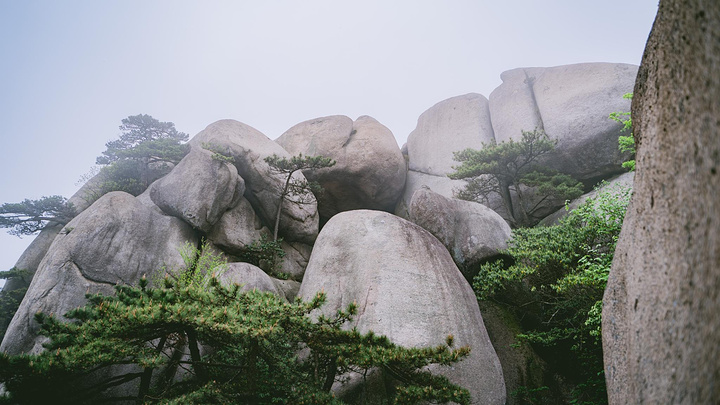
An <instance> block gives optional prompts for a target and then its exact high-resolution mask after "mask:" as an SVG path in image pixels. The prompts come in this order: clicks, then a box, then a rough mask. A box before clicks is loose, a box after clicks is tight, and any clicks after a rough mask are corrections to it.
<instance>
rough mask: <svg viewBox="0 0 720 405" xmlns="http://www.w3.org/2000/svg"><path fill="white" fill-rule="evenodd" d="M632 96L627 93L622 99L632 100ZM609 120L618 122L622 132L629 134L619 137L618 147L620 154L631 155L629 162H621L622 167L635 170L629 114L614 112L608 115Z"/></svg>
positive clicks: (633, 138) (633, 139)
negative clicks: (621, 126) (627, 153)
mask: <svg viewBox="0 0 720 405" xmlns="http://www.w3.org/2000/svg"><path fill="white" fill-rule="evenodd" d="M632 97H633V94H632V93H627V94H624V95H623V98H624V99H630V100H632ZM610 119H611V120H613V121H616V122H619V123H621V124H622V125H623V128H622V132H624V133H629V135H620V138H619V139H618V147H619V148H620V151H621V152H629V153H631V154H632V157H631V158H630V160H628V161H626V162H623V164H622V166H623V167H624V168H626V169H627V170H630V171H634V170H635V137H634V136H633V133H632V132H631V131H632V118H630V112H628V111H624V112H614V113H610Z"/></svg>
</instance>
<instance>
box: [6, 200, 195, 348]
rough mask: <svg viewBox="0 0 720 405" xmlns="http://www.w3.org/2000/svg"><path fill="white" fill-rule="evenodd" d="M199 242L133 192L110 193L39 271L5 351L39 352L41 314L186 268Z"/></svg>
mask: <svg viewBox="0 0 720 405" xmlns="http://www.w3.org/2000/svg"><path fill="white" fill-rule="evenodd" d="M186 242H190V243H192V244H196V243H197V236H196V235H195V234H194V232H193V231H192V229H191V228H190V227H189V226H188V225H187V224H185V223H184V222H183V221H181V220H179V219H177V218H172V217H168V216H163V215H160V214H158V213H157V212H156V211H154V210H152V209H150V208H147V207H146V206H144V205H142V204H141V203H139V202H138V201H137V199H136V198H135V197H133V196H131V195H130V194H127V193H123V192H112V193H109V194H106V195H105V196H104V197H102V198H101V199H100V200H98V201H97V202H96V203H95V204H93V205H92V207H91V208H89V209H86V210H85V211H83V212H82V213H81V214H80V215H78V216H77V217H75V218H74V219H73V220H72V221H70V222H69V223H68V224H67V225H66V226H65V227H64V228H63V230H62V231H61V232H60V234H59V235H58V236H57V237H56V238H55V240H54V242H53V243H52V245H51V247H50V249H49V250H48V253H47V254H46V255H45V257H44V258H43V260H42V262H41V263H40V265H39V267H38V271H37V273H36V275H35V277H34V278H33V281H32V283H31V284H30V287H29V288H28V292H27V294H26V295H25V299H24V300H23V301H22V304H21V305H20V308H19V309H18V311H17V313H16V314H15V317H14V318H13V320H12V322H11V323H10V326H9V328H8V331H7V334H6V336H5V339H4V340H3V342H2V345H0V350H2V351H3V352H6V353H10V354H19V353H28V352H29V353H37V352H39V351H41V350H42V346H41V344H42V343H43V342H44V340H43V339H44V338H38V337H37V336H36V333H37V330H38V329H37V324H36V323H35V321H34V319H33V317H34V315H35V313H36V312H44V313H48V314H50V313H52V314H56V315H62V314H65V313H66V312H67V311H68V310H70V309H73V308H76V307H78V306H80V305H83V304H84V303H85V294H86V293H88V292H90V293H98V292H102V293H106V294H110V293H112V292H113V288H112V286H113V285H115V284H116V283H118V282H120V283H124V284H131V285H136V284H137V282H138V280H139V279H140V277H142V276H143V275H144V274H147V275H148V277H151V276H152V273H153V272H154V271H156V270H159V269H161V268H162V267H163V266H165V267H166V268H170V269H172V268H175V269H180V268H182V266H183V265H184V264H183V260H182V257H181V256H180V253H179V251H180V249H181V247H182V246H183V245H184V244H185V243H186Z"/></svg>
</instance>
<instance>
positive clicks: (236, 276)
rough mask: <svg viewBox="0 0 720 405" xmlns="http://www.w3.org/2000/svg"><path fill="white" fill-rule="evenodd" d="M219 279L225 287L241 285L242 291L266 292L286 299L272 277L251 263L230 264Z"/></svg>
mask: <svg viewBox="0 0 720 405" xmlns="http://www.w3.org/2000/svg"><path fill="white" fill-rule="evenodd" d="M217 279H218V281H219V282H220V283H221V284H224V285H233V284H238V285H241V286H242V287H241V291H250V290H257V291H265V292H270V293H273V294H275V295H277V296H278V297H283V298H284V297H285V294H284V293H283V292H282V291H280V289H278V287H277V286H276V285H275V283H274V282H273V279H272V278H271V277H270V276H268V275H267V274H266V273H265V272H264V271H262V269H261V268H259V267H257V266H253V265H252V264H250V263H228V264H226V265H225V266H224V269H223V270H222V271H221V272H220V274H218V276H217Z"/></svg>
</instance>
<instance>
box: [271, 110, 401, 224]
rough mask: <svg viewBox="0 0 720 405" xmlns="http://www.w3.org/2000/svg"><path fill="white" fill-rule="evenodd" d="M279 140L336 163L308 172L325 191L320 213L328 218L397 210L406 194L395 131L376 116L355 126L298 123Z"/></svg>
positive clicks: (337, 119) (329, 121)
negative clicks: (400, 200)
mask: <svg viewBox="0 0 720 405" xmlns="http://www.w3.org/2000/svg"><path fill="white" fill-rule="evenodd" d="M276 142H277V143H278V144H280V146H282V147H283V148H285V150H287V151H288V152H290V153H291V154H293V155H297V154H300V153H302V154H303V155H306V156H325V157H329V158H332V159H333V160H335V161H336V164H335V166H333V167H330V168H326V169H322V170H314V171H306V172H305V173H304V174H305V176H306V177H307V178H308V179H309V180H312V181H317V182H318V183H320V185H321V186H322V187H323V190H324V193H323V196H322V198H321V199H320V201H319V203H318V210H319V211H320V215H321V217H322V218H323V219H324V220H327V219H329V218H330V217H332V216H333V215H335V214H337V213H338V212H343V211H350V210H355V209H363V208H365V209H376V210H385V211H392V210H393V209H394V207H395V203H396V202H397V201H398V199H399V198H400V196H401V195H402V191H403V187H404V186H405V174H406V171H407V169H406V165H405V159H404V158H403V155H402V153H401V152H400V149H399V148H398V145H397V142H396V141H395V138H394V136H393V134H392V132H390V130H389V129H388V128H387V127H385V126H384V125H382V124H380V123H379V122H378V121H376V120H375V119H374V118H372V117H368V116H362V117H360V118H358V119H357V120H356V121H355V122H354V123H353V121H352V120H351V119H350V118H348V117H345V116H332V117H323V118H316V119H314V120H309V121H305V122H302V123H300V124H297V125H295V126H294V127H292V128H290V129H289V130H287V131H286V132H285V133H284V134H283V135H282V136H281V137H280V138H278V139H277V140H276Z"/></svg>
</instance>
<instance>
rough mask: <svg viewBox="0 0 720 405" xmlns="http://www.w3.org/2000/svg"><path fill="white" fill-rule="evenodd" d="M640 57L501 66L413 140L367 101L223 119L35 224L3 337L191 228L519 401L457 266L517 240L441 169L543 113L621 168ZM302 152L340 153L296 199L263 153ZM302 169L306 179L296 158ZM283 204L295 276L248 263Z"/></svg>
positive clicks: (464, 378) (576, 149) (287, 291)
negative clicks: (305, 116) (452, 354)
mask: <svg viewBox="0 0 720 405" xmlns="http://www.w3.org/2000/svg"><path fill="white" fill-rule="evenodd" d="M635 70H636V68H635V67H634V66H630V65H624V64H582V65H570V66H560V67H555V68H527V69H520V70H518V69H516V70H513V71H510V72H506V73H504V74H503V76H502V77H503V81H504V83H503V85H501V86H500V87H499V88H498V89H497V90H496V91H495V92H493V94H492V95H491V97H490V100H489V101H488V99H486V98H485V97H484V96H482V95H479V94H470V95H466V96H459V97H454V98H452V99H450V100H445V101H443V102H440V103H438V104H437V105H436V106H434V107H432V108H430V109H429V110H428V111H426V112H425V113H423V114H422V116H421V117H420V119H419V120H418V126H417V129H416V130H415V131H414V132H413V133H412V134H411V135H410V138H409V140H408V148H407V151H408V153H407V154H406V156H403V153H402V152H401V150H400V148H399V147H398V145H397V143H396V142H395V139H394V137H393V135H392V133H391V132H390V131H389V130H388V129H387V128H386V127H385V126H383V125H382V124H381V123H379V122H377V121H376V120H374V119H372V118H370V117H360V118H358V119H357V120H355V121H353V120H351V119H350V118H348V117H342V116H335V117H323V118H317V119H314V120H310V121H306V122H303V123H300V124H298V125H296V126H294V127H293V128H291V129H290V130H288V131H287V132H286V133H285V134H284V135H283V136H282V137H281V138H280V139H278V140H277V141H273V140H270V139H269V138H267V137H266V136H265V135H263V134H262V133H260V132H259V131H257V130H255V129H254V128H251V127H249V126H247V125H245V124H243V123H240V122H237V121H233V120H222V121H218V122H216V123H213V124H211V125H209V126H208V127H207V128H206V129H205V130H203V131H202V132H200V133H199V134H198V135H196V136H195V137H194V138H193V139H192V140H191V141H190V143H189V144H190V147H191V151H190V153H189V154H188V155H187V156H186V157H185V158H184V159H183V160H182V161H181V162H180V163H179V164H178V165H176V166H175V167H174V168H173V170H172V171H171V172H170V173H169V174H167V175H166V176H164V177H162V178H160V179H159V180H157V181H156V182H154V183H153V184H151V186H150V187H149V188H148V190H147V191H146V192H145V193H143V194H142V195H140V196H138V197H133V196H131V195H129V194H126V193H121V192H114V193H109V194H107V195H105V196H103V197H101V198H100V199H99V200H97V201H96V202H95V203H93V205H91V206H90V207H85V206H82V205H79V207H80V208H81V209H84V211H83V212H82V213H80V214H79V215H78V216H77V217H76V218H75V219H73V220H72V221H71V222H70V223H68V224H67V226H65V227H64V228H63V229H62V230H60V231H59V232H58V233H57V236H55V234H52V235H49V236H48V235H44V236H43V238H42V239H39V243H38V244H39V245H42V246H39V247H37V246H36V247H34V248H33V251H32V252H30V253H33V257H34V259H33V260H34V261H33V262H32V263H33V264H32V266H36V267H37V272H36V274H35V277H34V278H33V280H32V283H31V285H30V287H29V289H28V292H27V295H26V298H25V300H24V301H23V303H22V305H21V306H20V309H19V310H18V312H17V314H16V315H15V317H14V318H13V320H12V322H11V324H10V326H9V329H8V333H7V335H6V336H5V339H4V340H3V342H2V345H1V346H0V350H3V351H5V352H8V353H12V354H17V353H26V352H37V351H39V350H42V346H41V344H42V343H43V339H42V337H38V336H37V334H36V333H37V325H36V324H35V322H34V320H33V315H34V314H35V312H37V311H43V312H46V313H55V314H64V313H65V312H66V311H67V310H69V309H71V308H73V307H76V306H80V305H82V304H83V303H84V300H85V298H84V296H85V293H87V292H105V293H110V292H112V285H113V284H115V283H117V282H121V283H128V284H133V283H136V282H137V280H138V279H139V278H140V277H141V276H142V275H144V274H147V276H148V278H149V279H151V280H152V279H153V278H154V277H157V276H158V275H157V274H155V275H154V274H153V273H158V272H162V271H164V269H175V270H179V269H182V267H183V262H182V258H181V255H180V250H181V249H182V247H183V246H184V244H185V243H190V244H192V245H193V246H197V245H198V243H199V241H200V240H201V239H203V238H205V239H206V240H207V241H208V246H210V247H211V248H212V249H217V250H219V251H221V252H222V253H223V254H224V255H225V257H227V259H228V261H229V262H230V263H231V265H230V266H229V267H230V268H231V269H232V272H231V273H232V274H228V276H227V278H228V280H231V282H237V283H249V284H251V285H252V286H257V287H258V288H261V289H263V290H267V291H274V292H276V293H278V294H282V295H285V296H286V297H288V298H289V299H293V298H294V295H295V294H296V293H297V291H298V289H299V291H300V295H301V296H305V297H308V296H310V295H312V294H311V293H312V292H314V291H317V290H322V289H324V290H325V292H326V293H327V294H328V302H329V303H334V302H341V303H343V305H346V304H347V303H349V302H352V301H353V300H355V301H358V302H362V303H363V311H364V312H363V313H362V314H360V315H359V316H358V319H357V320H356V322H357V323H358V325H359V327H360V328H361V329H362V328H363V327H367V329H373V330H375V331H376V332H379V333H384V334H387V335H388V336H390V337H391V338H392V339H394V340H396V341H397V342H398V343H402V344H408V345H410V344H413V345H415V344H417V345H436V344H438V343H439V342H443V341H444V339H445V337H446V336H447V334H449V333H453V334H455V335H456V337H457V339H458V340H460V341H462V344H463V345H464V344H467V345H469V346H471V348H472V353H473V356H472V358H471V359H469V360H467V361H466V362H465V363H464V364H463V365H460V366H458V367H456V368H455V369H443V370H441V371H442V372H443V373H444V374H445V375H447V376H448V377H449V378H450V379H451V380H453V381H456V382H459V383H461V384H463V385H465V386H467V387H469V388H470V389H471V394H472V396H473V400H474V403H493V404H502V403H505V402H506V400H509V401H510V402H511V403H512V399H511V398H507V396H506V383H505V382H504V379H503V370H510V371H511V373H512V375H513V377H512V381H514V382H513V383H511V384H508V386H507V391H512V390H514V389H516V388H518V386H519V385H522V383H521V381H525V380H528V378H529V377H528V378H526V376H524V375H520V374H522V373H525V372H524V371H518V368H517V367H516V366H510V368H508V367H509V366H507V365H506V364H503V362H502V361H501V360H502V359H500V360H498V356H497V354H496V352H495V349H494V347H493V345H498V344H504V345H507V342H491V340H490V338H489V337H488V333H487V331H486V329H485V324H484V321H483V318H482V316H481V313H480V309H479V307H478V303H477V300H476V299H475V297H474V295H473V293H472V289H471V288H470V285H469V284H468V282H467V280H466V278H472V274H465V277H463V273H461V272H460V270H459V269H458V267H460V268H461V269H463V270H467V269H468V268H469V267H471V265H473V264H477V263H480V262H482V261H483V260H487V258H488V257H492V256H494V255H497V254H498V250H500V249H503V248H505V247H506V246H507V240H508V239H509V238H510V228H509V227H508V225H507V224H506V223H505V222H504V221H503V219H502V218H501V216H500V214H499V213H497V212H495V211H493V210H491V209H488V208H486V207H484V206H481V205H479V204H477V203H472V202H465V201H457V200H452V199H451V197H452V188H453V187H457V186H462V185H463V184H465V183H464V181H457V180H450V179H449V178H448V177H447V176H446V175H447V173H448V172H449V171H451V170H452V166H453V165H454V164H455V162H454V161H453V160H452V159H453V156H452V152H453V151H459V150H462V149H465V148H469V147H472V148H481V147H482V145H483V143H485V144H488V143H494V142H496V141H502V140H507V139H511V138H514V139H518V138H519V137H520V135H521V134H520V130H533V129H534V128H535V127H539V128H545V130H546V131H547V132H548V134H549V135H550V136H551V137H552V138H554V139H557V141H558V144H557V145H558V146H557V153H556V154H555V155H553V156H554V157H553V158H552V160H551V161H550V162H549V163H553V164H554V165H556V166H558V167H559V168H561V169H565V170H566V171H570V172H571V173H573V174H575V175H576V176H578V177H579V178H582V179H586V180H587V179H597V178H607V177H609V176H611V175H613V174H615V173H617V172H621V171H622V169H621V168H620V163H621V162H622V160H623V158H624V157H623V156H621V154H620V153H619V152H618V151H617V136H618V135H619V133H620V129H621V126H620V124H618V123H615V122H613V121H611V120H609V119H608V118H607V116H608V114H609V113H610V112H614V111H627V109H628V108H629V104H628V102H627V100H623V99H622V95H623V94H624V93H627V92H629V91H631V88H630V87H631V84H632V81H633V80H634V77H635ZM521 73H522V74H521ZM582 77H585V78H587V80H585V81H584V82H583V81H582V80H580V78H582ZM583 83H584V84H583ZM583 86H585V87H583ZM530 96H532V97H530ZM528 97H530V98H528ZM583 123H584V124H583ZM588 123H590V124H588ZM593 123H594V124H593ZM528 125H530V126H528ZM209 149H213V150H216V151H217V150H220V151H222V154H223V155H224V157H223V158H222V159H218V158H217V156H215V155H214V154H213V152H211V151H210V150H209ZM300 153H302V154H304V155H324V156H326V157H329V158H332V159H333V160H336V161H337V164H336V165H335V166H333V167H331V168H325V169H321V170H318V171H317V172H308V173H307V175H308V178H309V179H310V180H315V181H317V182H319V183H320V184H321V185H322V186H323V188H324V189H325V190H326V195H325V196H324V198H321V199H316V198H315V196H314V195H312V194H311V193H309V192H304V194H302V195H292V196H291V198H292V199H294V200H298V201H302V202H303V203H302V204H293V203H290V202H288V201H287V200H281V199H280V193H281V190H282V187H283V185H284V183H285V179H284V178H283V177H282V176H281V175H279V174H278V173H277V172H274V171H273V170H272V168H271V167H270V166H269V165H268V163H267V162H266V161H265V158H267V157H270V156H273V155H278V156H280V157H290V156H291V155H297V154H300ZM406 159H407V160H409V161H408V162H407V164H406ZM408 166H409V169H408ZM294 176H295V177H296V178H297V179H298V180H300V181H303V180H304V179H305V177H304V175H303V174H302V173H300V172H296V173H295V174H294ZM81 192H82V190H81V191H80V192H79V193H81ZM413 195H415V197H413ZM278 204H282V210H281V213H282V216H281V218H280V226H279V233H280V236H281V237H283V238H284V242H283V249H284V250H285V252H286V253H287V256H286V257H285V262H284V263H283V264H282V270H281V271H282V272H284V273H286V274H287V275H288V276H289V278H290V280H282V281H281V280H277V279H272V278H270V277H269V276H268V277H266V275H264V274H262V271H261V270H260V269H258V268H254V267H253V268H248V265H246V263H242V264H241V263H240V262H242V259H241V258H242V257H243V255H242V253H243V251H244V249H246V248H247V246H248V245H249V244H251V243H252V242H253V241H256V240H258V239H260V238H261V237H268V236H269V235H271V234H272V232H271V230H270V229H272V227H273V226H274V223H275V214H276V212H277V210H278ZM368 210H375V211H368ZM379 211H385V212H379ZM392 212H398V213H403V214H404V216H406V217H408V218H409V221H407V220H405V219H402V218H399V217H398V216H395V215H392V214H391V213H392ZM411 222H414V224H413V223H411ZM321 224H326V226H325V227H324V228H322V229H321V228H320V226H321ZM41 258H42V260H40V259H41ZM26 261H27V260H26ZM30 270H34V269H30ZM301 283H302V284H301ZM408 303H412V305H410V304H408ZM330 309H331V310H332V309H333V308H330ZM365 309H367V311H365ZM495 319H500V318H498V317H495ZM493 326H494V330H495V331H496V333H495V336H505V335H508V333H511V332H508V333H502V332H503V331H505V330H507V328H508V327H507V325H501V324H497V325H493ZM508 361H513V362H515V363H522V362H523V361H522V359H520V360H518V359H516V358H515V359H511V360H508ZM506 363H507V362H506ZM515 363H513V364H515ZM513 367H514V368H513ZM458 370H460V371H458ZM351 390H352V389H351ZM341 391H342V389H341V388H338V392H341ZM346 391H347V390H346Z"/></svg>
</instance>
